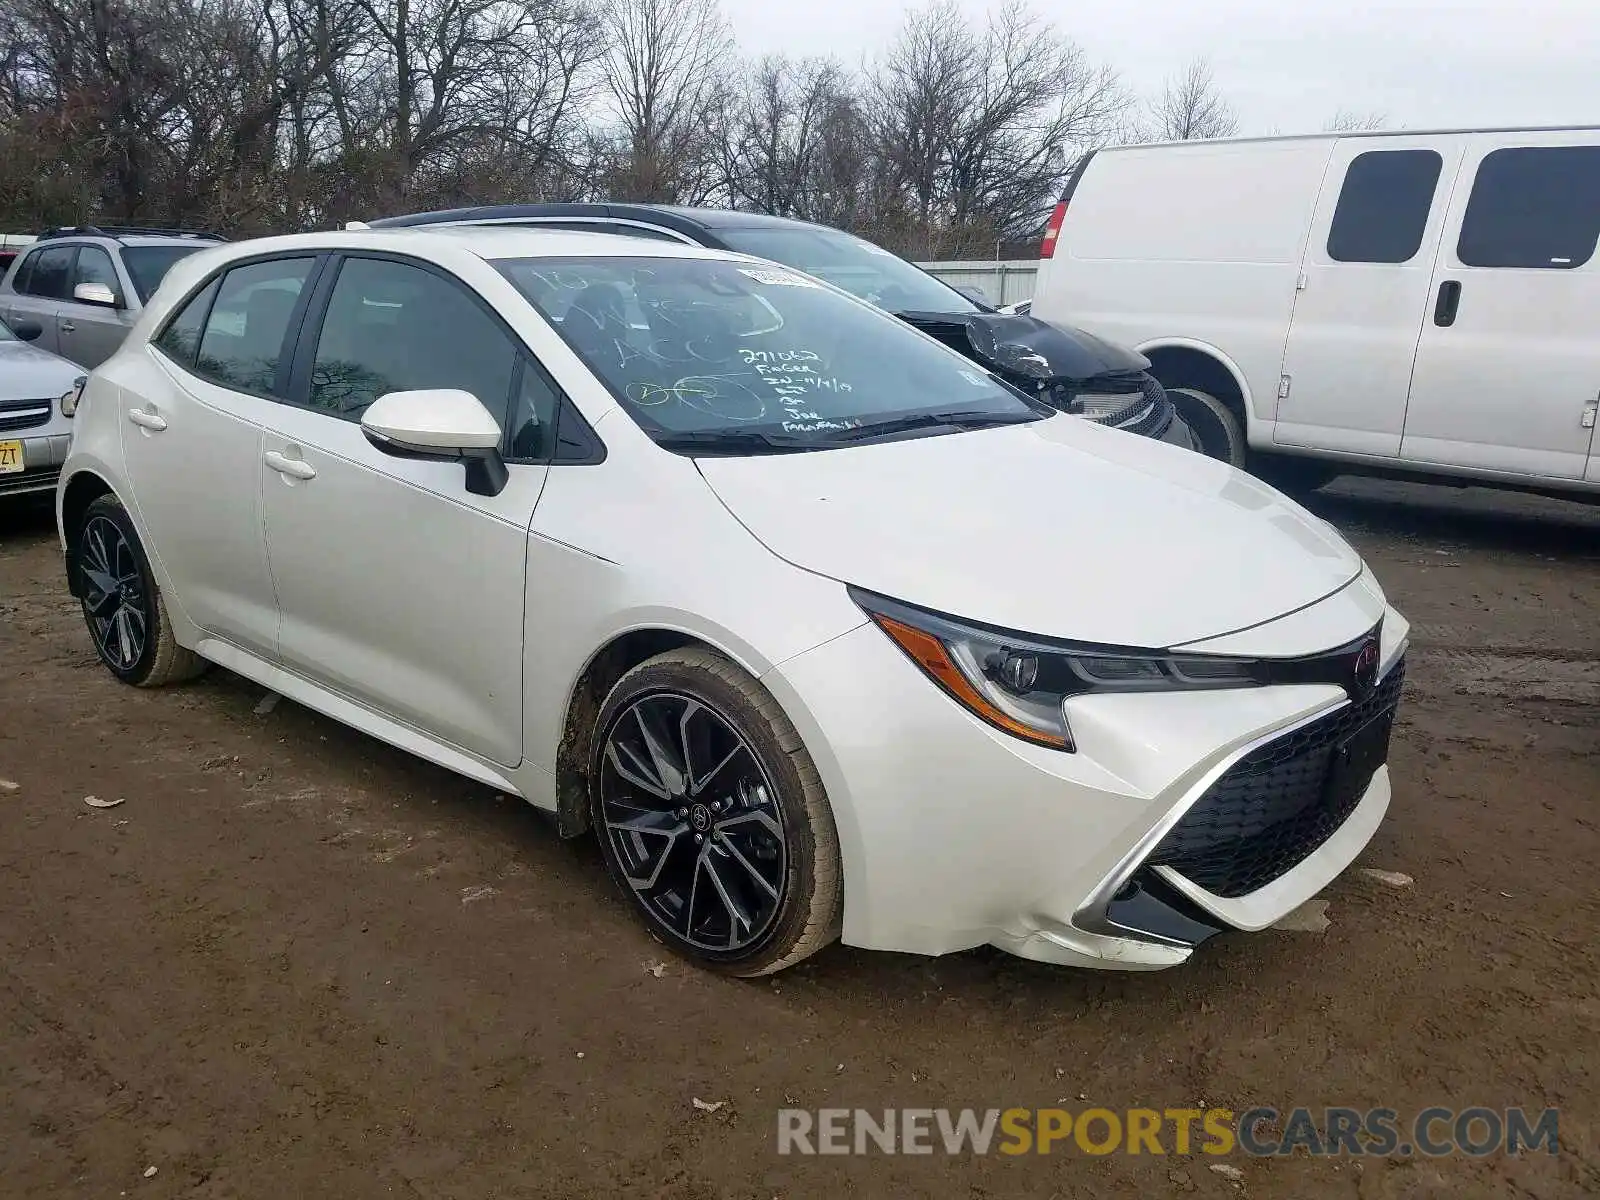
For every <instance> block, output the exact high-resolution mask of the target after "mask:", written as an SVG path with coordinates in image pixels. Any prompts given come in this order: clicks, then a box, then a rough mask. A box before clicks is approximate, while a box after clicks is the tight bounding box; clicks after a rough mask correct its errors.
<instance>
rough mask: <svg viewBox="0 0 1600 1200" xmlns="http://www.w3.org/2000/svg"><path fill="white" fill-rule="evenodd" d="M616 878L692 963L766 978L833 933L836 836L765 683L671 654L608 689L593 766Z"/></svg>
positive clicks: (719, 662) (837, 904)
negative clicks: (608, 693)
mask: <svg viewBox="0 0 1600 1200" xmlns="http://www.w3.org/2000/svg"><path fill="white" fill-rule="evenodd" d="M589 763H590V770H589V806H590V816H591V819H592V822H593V825H594V829H595V832H596V834H597V835H598V837H599V839H600V846H601V849H602V851H603V852H604V854H605V860H606V866H607V868H608V870H609V872H610V874H611V877H612V878H613V879H614V880H615V881H616V883H617V885H618V886H619V887H621V889H622V891H623V894H624V895H626V896H627V897H628V898H629V900H630V901H631V902H632V903H633V906H634V908H635V909H636V910H637V911H638V912H639V914H640V916H641V917H643V918H644V922H645V924H646V926H647V927H648V928H649V930H650V932H651V934H652V935H653V936H655V937H656V938H657V939H659V940H660V941H663V942H665V943H666V944H667V945H669V946H671V947H672V948H673V949H674V950H676V951H677V952H678V953H680V954H682V955H684V956H685V957H687V958H689V959H691V960H693V961H694V962H696V963H698V964H699V965H702V966H705V967H709V968H711V969H712V970H716V971H719V972H722V973H724V974H728V975H736V976H744V977H750V976H758V975H769V974H772V973H773V972H776V971H781V970H783V969H784V968H786V967H790V966H793V965H794V964H795V963H798V962H800V961H801V960H802V959H805V958H808V957H810V956H811V955H812V954H815V953H816V952H817V951H818V950H820V949H822V948H823V947H824V946H826V945H828V944H829V943H830V942H832V941H834V940H835V939H836V938H837V937H838V936H839V922H840V917H841V913H842V911H843V896H842V880H841V871H840V865H839V837H838V833H837V831H836V829H835V827H834V823H833V814H832V811H831V809H830V808H829V806H828V800H827V796H826V795H825V794H824V793H823V789H822V780H821V778H820V777H819V776H818V774H817V768H816V765H815V764H814V763H813V762H812V760H811V756H810V755H809V754H808V753H807V752H806V748H805V746H804V745H803V744H802V742H801V740H800V735H799V733H798V732H796V730H795V728H794V725H793V724H792V723H791V722H790V721H789V719H788V717H787V716H785V715H784V712H783V710H782V709H781V708H780V707H779V706H778V703H777V701H776V700H774V699H773V698H772V696H771V695H770V694H769V693H768V692H767V691H766V689H765V688H763V687H762V686H761V684H760V683H759V682H757V681H756V680H755V679H753V678H752V677H751V676H750V675H748V674H747V673H745V672H744V671H742V670H741V669H740V668H739V667H738V666H736V665H735V664H734V663H732V662H730V661H728V660H727V659H726V658H724V657H722V656H721V655H719V654H716V653H714V652H712V651H710V650H706V649H683V650H674V651H670V652H668V653H665V654H659V655H657V656H656V657H654V658H652V659H649V660H648V661H646V662H644V663H641V664H640V665H639V666H637V667H635V668H633V669H632V670H631V671H629V672H628V673H627V674H626V675H624V676H623V677H622V678H621V679H620V680H618V681H617V684H616V686H615V687H613V688H612V689H611V693H610V695H608V696H607V697H606V700H605V703H604V704H603V705H602V707H601V711H600V718H599V720H598V721H597V722H596V724H595V729H594V736H593V742H592V746H591V753H590V757H589Z"/></svg>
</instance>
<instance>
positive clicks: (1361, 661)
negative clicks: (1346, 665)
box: [1350, 638, 1378, 696]
mask: <svg viewBox="0 0 1600 1200" xmlns="http://www.w3.org/2000/svg"><path fill="white" fill-rule="evenodd" d="M1350 674H1351V676H1352V678H1353V679H1354V681H1355V685H1356V690H1357V691H1358V692H1359V693H1360V694H1361V695H1363V696H1365V695H1366V694H1367V693H1368V692H1370V691H1372V685H1373V684H1374V683H1376V682H1377V679H1378V639H1377V638H1369V639H1368V640H1367V641H1366V642H1364V643H1362V646H1361V649H1359V650H1357V651H1356V657H1355V661H1354V662H1353V663H1351V665H1350Z"/></svg>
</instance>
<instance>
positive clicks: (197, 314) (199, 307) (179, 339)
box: [155, 279, 220, 371]
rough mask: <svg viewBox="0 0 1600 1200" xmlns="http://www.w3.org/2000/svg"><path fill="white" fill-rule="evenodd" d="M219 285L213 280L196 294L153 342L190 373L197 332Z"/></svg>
mask: <svg viewBox="0 0 1600 1200" xmlns="http://www.w3.org/2000/svg"><path fill="white" fill-rule="evenodd" d="M219 282H220V281H219V280H216V279H213V280H212V281H211V282H210V283H209V284H207V285H206V286H205V287H204V288H202V289H201V290H200V291H198V292H196V293H195V295H194V297H193V298H192V299H191V300H190V301H189V303H187V304H185V305H184V306H183V307H182V308H181V309H179V310H178V315H177V316H175V317H173V318H172V320H170V321H168V322H167V327H166V328H165V329H163V330H162V331H161V333H160V334H159V335H158V336H157V337H156V339H155V346H156V348H157V349H159V350H160V351H161V352H162V353H163V354H165V355H166V356H167V357H168V358H170V359H172V361H173V362H175V363H177V364H178V365H179V366H183V367H188V368H189V369H190V370H191V371H192V370H194V363H195V355H196V354H197V353H198V351H199V349H200V330H201V328H202V327H203V326H204V325H205V321H206V314H207V313H209V312H210V311H211V302H212V300H214V299H215V298H216V295H217V284H218V283H219Z"/></svg>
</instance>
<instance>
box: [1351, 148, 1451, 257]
mask: <svg viewBox="0 0 1600 1200" xmlns="http://www.w3.org/2000/svg"><path fill="white" fill-rule="evenodd" d="M1443 167H1444V160H1443V159H1441V158H1440V157H1439V155H1438V153H1437V152H1436V151H1433V150H1372V151H1368V152H1367V153H1365V154H1358V155H1356V157H1355V158H1353V159H1351V160H1350V167H1349V169H1348V170H1347V171H1345V175H1344V186H1343V187H1341V188H1340V189H1339V203H1338V206H1337V207H1336V208H1335V209H1334V210H1333V224H1332V226H1331V227H1330V228H1329V229H1328V257H1329V258H1331V259H1333V261H1334V262H1362V263H1403V262H1408V261H1410V260H1411V259H1412V258H1414V257H1415V256H1416V253H1417V251H1418V250H1419V249H1421V248H1422V234H1423V232H1424V231H1425V230H1426V229H1427V227H1428V212H1429V210H1431V209H1432V207H1433V193H1434V189H1435V188H1436V187H1437V186H1438V183H1439V172H1440V170H1441V169H1443Z"/></svg>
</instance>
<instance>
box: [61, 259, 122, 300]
mask: <svg viewBox="0 0 1600 1200" xmlns="http://www.w3.org/2000/svg"><path fill="white" fill-rule="evenodd" d="M80 283H98V284H101V285H103V286H105V287H108V288H110V289H111V294H112V295H113V296H115V297H116V298H117V301H118V303H121V301H122V283H121V281H120V280H118V279H117V268H116V267H115V266H114V265H113V264H112V262H111V256H110V255H109V254H107V253H106V252H105V251H104V250H102V249H100V247H99V246H81V247H79V249H78V265H77V267H76V269H75V270H74V271H73V272H72V286H73V287H74V288H76V287H77V286H78V285H79V284H80Z"/></svg>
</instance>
